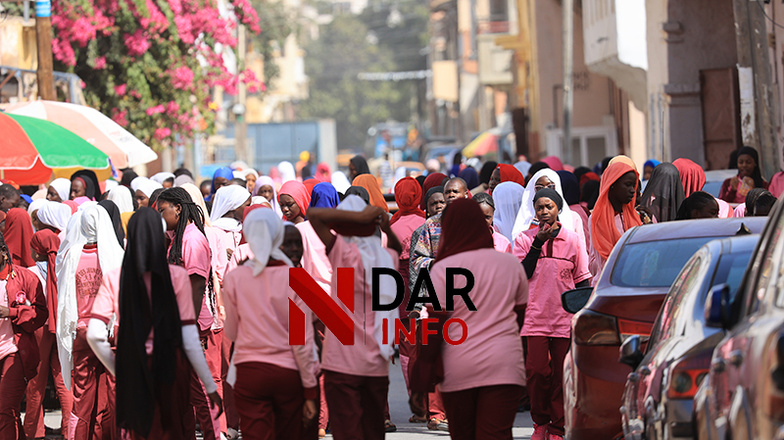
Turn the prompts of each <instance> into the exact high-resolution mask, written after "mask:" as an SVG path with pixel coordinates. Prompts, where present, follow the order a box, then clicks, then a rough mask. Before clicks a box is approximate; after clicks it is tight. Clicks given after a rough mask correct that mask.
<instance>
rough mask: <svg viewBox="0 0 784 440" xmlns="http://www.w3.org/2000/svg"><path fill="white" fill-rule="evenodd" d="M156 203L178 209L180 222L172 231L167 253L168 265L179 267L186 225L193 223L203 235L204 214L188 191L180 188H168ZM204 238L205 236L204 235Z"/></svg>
mask: <svg viewBox="0 0 784 440" xmlns="http://www.w3.org/2000/svg"><path fill="white" fill-rule="evenodd" d="M157 202H158V203H160V202H167V203H169V204H170V205H176V206H179V207H180V220H179V221H178V222H177V227H176V228H175V230H174V239H173V240H172V246H171V250H170V251H169V263H171V264H175V265H179V264H181V263H182V236H183V235H184V234H185V228H186V227H187V226H188V223H190V222H193V223H194V224H195V225H196V227H197V228H199V231H201V233H202V234H204V214H203V213H202V212H201V209H199V207H198V206H197V205H196V204H195V203H194V202H193V199H191V196H190V194H188V191H185V190H184V189H182V188H180V187H175V188H169V189H167V190H165V191H163V192H162V193H161V194H160V195H159V196H158V200H157ZM205 236H206V234H205Z"/></svg>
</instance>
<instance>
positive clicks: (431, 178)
mask: <svg viewBox="0 0 784 440" xmlns="http://www.w3.org/2000/svg"><path fill="white" fill-rule="evenodd" d="M447 179H448V178H447V177H446V174H442V173H432V174H428V175H427V177H426V178H425V183H424V184H423V186H422V193H423V194H424V195H427V192H428V191H430V189H431V188H435V187H437V186H440V187H442V188H441V189H442V191H441V192H443V186H444V183H446V180H447ZM426 203H427V202H426V201H425V198H424V197H423V198H422V202H421V203H420V204H419V209H421V210H422V211H424V210H426V209H427V204H426Z"/></svg>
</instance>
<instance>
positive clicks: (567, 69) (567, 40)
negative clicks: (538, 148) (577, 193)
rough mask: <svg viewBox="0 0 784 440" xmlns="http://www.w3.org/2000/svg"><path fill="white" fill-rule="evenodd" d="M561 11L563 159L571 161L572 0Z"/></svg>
mask: <svg viewBox="0 0 784 440" xmlns="http://www.w3.org/2000/svg"><path fill="white" fill-rule="evenodd" d="M561 8H562V12H563V158H562V159H563V161H564V162H565V163H571V162H572V108H573V107H574V95H573V94H572V90H573V87H572V82H573V76H574V75H573V74H572V73H573V72H574V0H563V1H562V2H561Z"/></svg>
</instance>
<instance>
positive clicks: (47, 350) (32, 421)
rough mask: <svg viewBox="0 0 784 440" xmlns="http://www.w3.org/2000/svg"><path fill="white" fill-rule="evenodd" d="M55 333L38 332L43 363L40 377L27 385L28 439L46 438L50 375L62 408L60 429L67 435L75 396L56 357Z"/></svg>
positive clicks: (36, 333)
mask: <svg viewBox="0 0 784 440" xmlns="http://www.w3.org/2000/svg"><path fill="white" fill-rule="evenodd" d="M54 338H55V336H54V333H52V332H50V331H49V329H48V328H47V326H46V325H44V326H43V327H41V328H39V329H38V330H36V331H35V339H36V341H37V342H38V350H39V353H40V355H41V363H40V364H39V365H38V375H36V376H35V377H34V378H33V379H32V380H30V382H28V383H27V391H26V393H25V396H26V397H27V411H25V417H24V431H25V434H26V435H27V437H28V438H41V437H44V436H45V435H46V432H45V426H44V406H43V403H44V392H45V390H46V383H47V381H48V380H49V372H50V371H51V372H52V377H53V378H54V388H55V390H57V397H58V398H59V400H60V408H61V409H62V421H61V422H60V423H61V430H62V433H63V435H65V434H66V433H67V432H68V418H69V417H70V415H71V407H72V406H73V394H71V391H70V390H69V389H68V388H66V387H65V383H64V382H63V373H62V372H61V371H60V358H59V357H58V356H57V346H56V345H55V343H54Z"/></svg>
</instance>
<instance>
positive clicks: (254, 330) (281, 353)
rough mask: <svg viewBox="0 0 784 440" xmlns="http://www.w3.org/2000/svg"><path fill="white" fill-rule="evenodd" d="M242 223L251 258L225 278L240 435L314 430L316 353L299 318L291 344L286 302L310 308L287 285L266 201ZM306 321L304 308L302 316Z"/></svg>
mask: <svg viewBox="0 0 784 440" xmlns="http://www.w3.org/2000/svg"><path fill="white" fill-rule="evenodd" d="M244 226H245V228H244V235H245V239H246V240H247V241H248V244H249V245H250V248H251V251H252V253H253V259H251V260H249V261H248V262H247V263H246V264H244V265H242V266H239V267H238V268H237V269H236V270H234V271H232V272H231V273H229V274H228V275H227V276H226V285H225V301H226V302H225V304H226V335H227V336H228V337H229V338H230V339H231V340H233V341H235V343H234V355H233V356H232V364H233V365H234V366H235V367H236V382H234V383H233V386H234V390H235V391H234V393H235V397H236V400H237V409H238V410H239V412H240V424H241V426H242V433H243V434H242V436H243V438H247V439H251V440H252V439H273V438H274V439H306V438H316V437H317V432H316V431H317V429H318V424H317V423H313V419H314V418H315V417H316V415H317V414H318V401H317V399H318V382H317V380H316V373H317V370H318V361H317V359H316V357H315V356H314V353H315V351H314V348H315V344H314V334H313V326H311V325H305V340H304V344H300V345H290V344H289V339H288V334H289V325H290V323H289V319H288V317H289V308H290V305H289V304H290V303H293V304H296V305H297V306H298V307H299V309H300V310H308V308H307V307H306V306H305V305H304V303H303V302H302V300H301V299H300V298H299V296H297V295H296V294H295V293H294V291H293V290H292V289H291V288H290V287H288V286H289V281H288V279H289V268H290V267H292V263H291V260H289V258H288V257H287V256H286V255H285V254H284V253H283V251H282V250H281V249H280V247H281V245H282V244H283V238H284V235H285V227H284V226H283V222H281V220H280V217H278V216H277V215H276V214H275V212H274V211H272V210H267V209H256V210H254V211H252V212H250V214H248V217H247V218H246V219H245V224H244ZM312 321H313V317H312V316H310V312H307V315H306V317H305V322H306V323H308V324H309V323H310V322H312ZM303 415H304V418H303ZM303 421H304V422H306V423H307V424H308V425H309V426H307V427H305V426H303V425H304V424H303ZM273 427H274V429H273ZM336 438H337V437H336Z"/></svg>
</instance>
